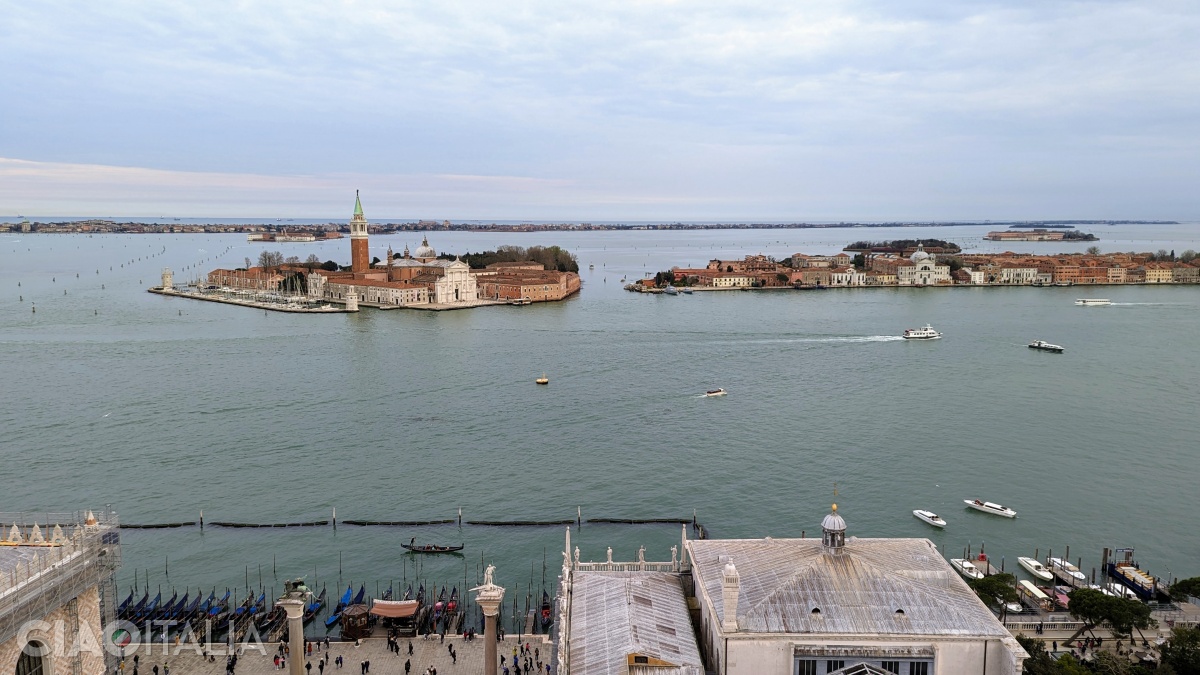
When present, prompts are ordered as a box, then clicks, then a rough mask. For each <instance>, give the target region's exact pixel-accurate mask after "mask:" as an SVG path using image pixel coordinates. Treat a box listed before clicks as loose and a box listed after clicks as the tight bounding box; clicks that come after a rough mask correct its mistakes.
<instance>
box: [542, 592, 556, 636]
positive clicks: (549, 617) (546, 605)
mask: <svg viewBox="0 0 1200 675" xmlns="http://www.w3.org/2000/svg"><path fill="white" fill-rule="evenodd" d="M552 623H554V608H553V605H551V604H550V594H549V593H547V592H546V591H542V628H549V627H550V624H552Z"/></svg>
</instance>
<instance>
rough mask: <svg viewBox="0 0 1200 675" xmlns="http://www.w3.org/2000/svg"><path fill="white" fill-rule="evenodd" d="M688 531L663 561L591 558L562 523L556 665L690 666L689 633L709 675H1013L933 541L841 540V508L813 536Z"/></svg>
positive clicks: (999, 637) (991, 622)
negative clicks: (694, 536) (699, 535)
mask: <svg viewBox="0 0 1200 675" xmlns="http://www.w3.org/2000/svg"><path fill="white" fill-rule="evenodd" d="M684 533H685V534H684V537H683V539H682V544H683V548H682V554H681V555H678V556H677V555H676V554H675V553H676V549H674V548H673V549H672V556H671V562H669V563H667V562H648V561H646V560H645V559H644V556H643V554H642V552H641V551H639V552H638V559H637V561H634V562H614V561H613V559H612V551H611V549H610V550H609V553H608V559H607V560H606V561H604V562H588V563H585V562H581V561H580V559H579V551H578V549H575V551H574V556H573V557H572V555H571V546H570V533H569V531H568V535H567V546H566V551H565V552H564V556H563V573H562V588H561V589H560V593H559V597H560V600H559V603H560V604H559V606H558V610H559V614H558V618H559V621H558V626H559V645H560V647H559V672H561V673H564V674H565V675H581V674H591V673H617V672H620V673H624V672H629V673H651V672H653V673H691V672H696V671H693V670H688V668H694V667H695V665H694V663H693V661H692V660H691V659H692V658H693V657H692V656H691V654H692V652H691V649H692V646H691V643H692V641H693V640H694V642H695V644H696V646H697V647H698V649H699V653H700V655H701V658H702V659H703V665H704V668H705V672H709V673H715V674H716V675H796V674H801V675H887V674H897V675H1018V674H1019V673H1020V672H1021V671H1022V666H1023V662H1024V659H1025V658H1027V656H1028V655H1027V654H1026V653H1025V651H1024V650H1023V649H1021V647H1020V645H1019V644H1017V642H1016V640H1015V639H1014V638H1013V637H1012V635H1011V634H1010V633H1009V632H1008V631H1007V630H1006V629H1005V628H1004V626H1003V625H1002V624H1001V623H1000V621H999V620H998V619H997V618H996V617H995V615H993V614H992V612H991V610H989V609H988V608H987V607H986V606H985V605H984V604H983V602H982V601H980V600H979V598H978V597H977V596H976V595H975V593H974V591H972V590H971V589H970V587H968V586H967V584H966V582H964V581H963V580H962V579H961V578H960V577H959V576H958V574H957V573H956V572H955V571H954V570H953V568H951V567H950V564H949V563H948V562H946V560H945V559H944V558H943V557H942V554H941V553H940V552H939V551H938V550H937V547H936V546H934V544H933V543H932V542H930V541H929V540H927V539H867V538H858V537H848V536H847V526H846V521H845V520H844V519H843V518H842V517H841V515H839V514H838V512H837V506H836V505H834V507H833V510H832V512H831V513H829V514H828V515H827V516H826V517H825V519H824V520H823V521H822V523H821V538H820V539H806V538H800V539H774V538H770V537H768V538H765V539H703V540H688V539H687V537H686V529H685V530H684ZM689 616H690V622H689ZM627 626H629V627H631V628H627ZM683 626H689V627H691V626H694V630H695V632H694V633H691V631H688V632H687V633H684V632H683V631H681V630H680V628H681V627H683ZM689 633H690V634H689ZM630 635H632V636H633V638H632V639H627V638H628V636H630ZM656 661H661V663H656ZM626 664H628V665H627V666H626ZM652 665H657V666H658V668H661V670H660V669H658V668H653V667H651V666H652ZM639 666H641V667H640V668H639ZM624 667H628V670H625V669H624ZM635 668H637V669H635Z"/></svg>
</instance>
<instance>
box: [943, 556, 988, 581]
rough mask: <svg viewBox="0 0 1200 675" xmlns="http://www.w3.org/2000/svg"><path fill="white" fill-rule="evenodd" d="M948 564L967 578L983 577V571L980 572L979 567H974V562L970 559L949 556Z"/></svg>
mask: <svg viewBox="0 0 1200 675" xmlns="http://www.w3.org/2000/svg"><path fill="white" fill-rule="evenodd" d="M950 566H951V567H953V568H954V570H955V571H956V572H958V573H959V574H961V575H963V576H964V577H966V578H967V579H982V578H983V572H980V571H979V568H978V567H976V566H975V564H974V563H972V562H971V561H970V560H967V559H965V558H951V559H950Z"/></svg>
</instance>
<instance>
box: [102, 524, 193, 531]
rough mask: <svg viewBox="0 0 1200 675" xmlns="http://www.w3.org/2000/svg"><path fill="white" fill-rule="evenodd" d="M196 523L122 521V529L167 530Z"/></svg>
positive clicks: (191, 525)
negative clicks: (136, 522)
mask: <svg viewBox="0 0 1200 675" xmlns="http://www.w3.org/2000/svg"><path fill="white" fill-rule="evenodd" d="M195 526H196V523H138V524H134V523H121V525H120V528H121V529H122V530H165V529H167V528H171V527H195Z"/></svg>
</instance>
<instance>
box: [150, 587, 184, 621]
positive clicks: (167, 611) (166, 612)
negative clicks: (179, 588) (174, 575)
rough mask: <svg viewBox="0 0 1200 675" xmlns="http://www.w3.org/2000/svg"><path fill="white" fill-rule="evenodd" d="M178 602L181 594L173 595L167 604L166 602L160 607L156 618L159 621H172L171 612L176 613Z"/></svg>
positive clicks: (155, 615)
mask: <svg viewBox="0 0 1200 675" xmlns="http://www.w3.org/2000/svg"><path fill="white" fill-rule="evenodd" d="M178 600H179V593H178V592H176V593H174V594H172V595H171V599H170V600H167V601H166V602H164V603H162V604H160V605H159V606H158V611H157V612H155V614H154V618H155V619H157V620H159V621H166V620H167V619H170V618H171V612H172V611H174V609H175V603H176V602H177V601H178Z"/></svg>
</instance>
